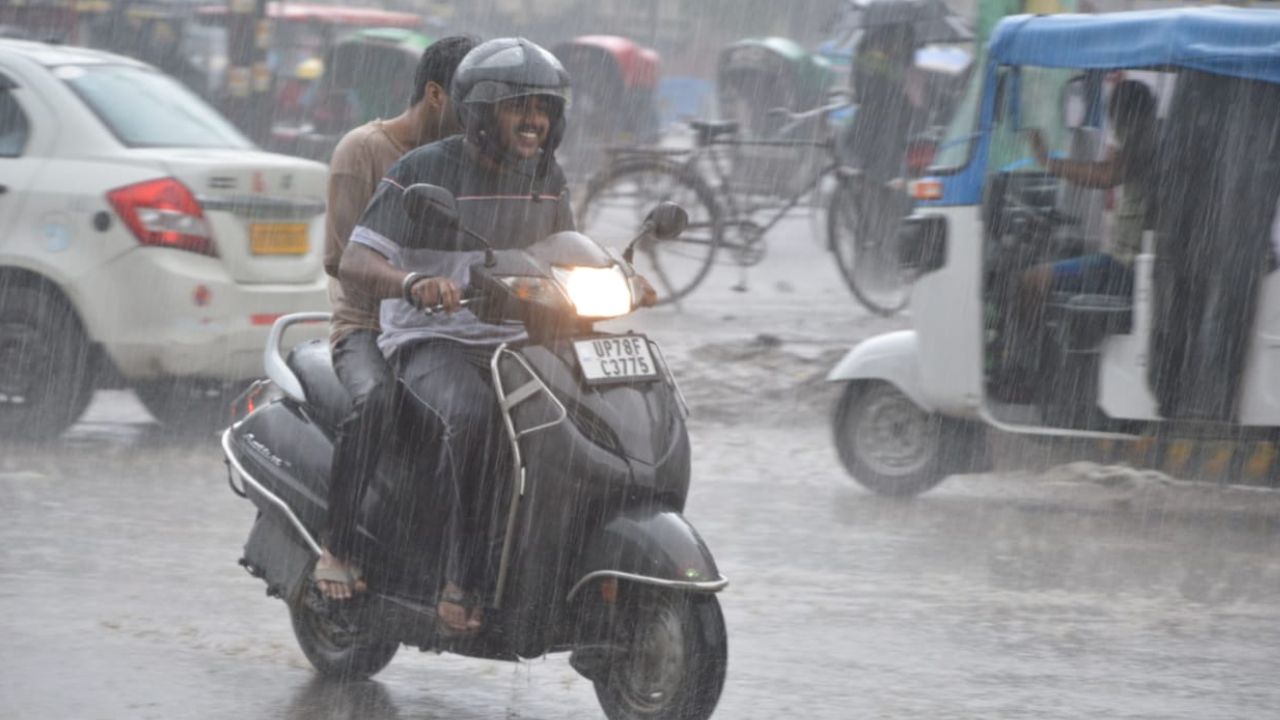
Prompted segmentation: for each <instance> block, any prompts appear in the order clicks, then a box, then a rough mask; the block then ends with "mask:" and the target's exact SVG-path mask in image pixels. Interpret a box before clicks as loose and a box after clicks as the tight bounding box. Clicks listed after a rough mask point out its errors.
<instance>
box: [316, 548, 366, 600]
mask: <svg viewBox="0 0 1280 720" xmlns="http://www.w3.org/2000/svg"><path fill="white" fill-rule="evenodd" d="M312 579H314V580H315V583H316V588H318V589H319V590H320V594H321V595H324V596H325V597H326V598H329V599H330V600H350V599H351V598H352V597H354V596H355V594H356V593H361V592H364V591H365V584H364V580H362V579H360V568H358V567H356V566H355V565H351V564H349V563H347V562H344V561H342V560H339V559H338V558H337V557H335V556H334V555H333V554H332V553H330V552H329V551H328V550H321V552H320V559H319V560H317V561H316V568H315V571H313V572H312Z"/></svg>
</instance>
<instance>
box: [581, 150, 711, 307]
mask: <svg viewBox="0 0 1280 720" xmlns="http://www.w3.org/2000/svg"><path fill="white" fill-rule="evenodd" d="M665 200H670V201H672V202H675V203H678V204H679V205H680V206H681V207H683V208H684V209H685V210H686V211H687V212H688V213H689V225H688V227H687V228H685V231H684V232H683V233H682V234H681V235H680V237H678V238H675V239H673V240H652V239H649V240H644V241H641V242H640V244H638V245H637V246H636V252H635V258H634V265H635V267H636V270H637V272H639V273H640V274H642V275H644V276H645V277H646V278H648V280H649V282H650V283H651V284H652V285H653V287H654V289H655V290H656V291H657V292H658V304H664V303H669V302H672V301H675V300H679V299H680V298H682V297H684V296H685V295H688V294H689V292H690V291H691V290H693V289H694V288H695V287H697V286H698V283H700V282H702V280H703V278H705V277H706V276H707V273H708V272H710V271H711V266H712V264H713V262H714V261H715V255H716V250H717V249H718V248H719V246H720V238H721V234H722V228H721V221H720V213H719V210H718V209H717V206H716V200H715V194H714V193H713V192H712V191H711V188H709V187H707V184H706V183H705V182H703V180H702V179H701V178H700V177H698V176H697V175H696V174H694V173H693V172H691V171H689V170H686V169H685V168H683V167H681V166H679V165H675V164H673V163H671V162H668V161H664V160H661V159H657V158H652V159H651V158H638V159H636V160H631V161H623V162H621V163H619V164H617V165H615V166H613V167H610V168H607V169H606V170H605V171H604V172H602V173H601V174H600V175H598V176H597V177H596V178H594V179H592V181H591V182H590V183H589V184H588V186H587V192H586V195H585V196H584V197H583V199H582V204H581V205H580V206H579V208H578V230H579V231H580V232H582V233H584V234H586V235H587V236H588V237H590V238H591V239H593V240H595V241H596V242H598V243H600V244H601V245H604V246H606V247H613V248H617V249H619V250H621V249H622V248H623V247H625V246H626V244H627V243H629V242H631V240H632V238H634V237H635V235H636V233H637V232H638V231H639V229H640V226H641V224H642V223H643V222H644V218H645V216H646V215H648V214H649V212H650V211H651V210H653V209H654V208H655V207H657V206H658V203H660V202H663V201H665Z"/></svg>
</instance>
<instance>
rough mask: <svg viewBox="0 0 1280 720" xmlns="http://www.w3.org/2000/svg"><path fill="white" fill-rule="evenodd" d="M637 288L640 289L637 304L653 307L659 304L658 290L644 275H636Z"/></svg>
mask: <svg viewBox="0 0 1280 720" xmlns="http://www.w3.org/2000/svg"><path fill="white" fill-rule="evenodd" d="M635 285H636V289H637V290H639V291H640V295H639V299H638V300H637V301H636V304H637V305H638V306H640V307H653V306H654V305H657V304H658V291H657V290H654V289H653V286H652V285H650V284H649V281H648V280H646V279H645V277H644V276H643V275H636V282H635Z"/></svg>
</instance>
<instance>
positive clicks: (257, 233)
mask: <svg viewBox="0 0 1280 720" xmlns="http://www.w3.org/2000/svg"><path fill="white" fill-rule="evenodd" d="M309 229H310V228H308V227H307V224H306V223H256V224H253V225H250V226H249V251H250V252H252V253H253V254H254V255H306V254H307V251H308V250H310V249H311V239H310V236H309V233H308V230H309Z"/></svg>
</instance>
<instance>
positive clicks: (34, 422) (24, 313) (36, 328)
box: [0, 287, 93, 440]
mask: <svg viewBox="0 0 1280 720" xmlns="http://www.w3.org/2000/svg"><path fill="white" fill-rule="evenodd" d="M91 369H92V368H91V363H90V361H89V343H88V341H87V340H86V339H85V336H84V330H83V329H82V328H81V326H80V321H79V319H78V318H77V317H76V314H75V312H74V311H72V309H71V308H70V307H68V306H67V304H66V302H65V301H64V300H63V299H62V298H61V297H58V296H57V295H54V294H52V293H49V292H45V291H41V290H39V289H36V288H30V287H10V288H7V289H5V288H3V287H0V438H11V439H19V440H38V439H52V438H56V437H57V436H59V435H61V434H62V432H63V431H64V430H66V429H67V427H68V426H70V425H71V424H72V423H74V422H75V421H76V419H77V418H79V417H80V415H81V413H83V412H84V409H85V407H87V406H88V405H89V400H90V399H91V398H92V397H93V375H92V373H91Z"/></svg>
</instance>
